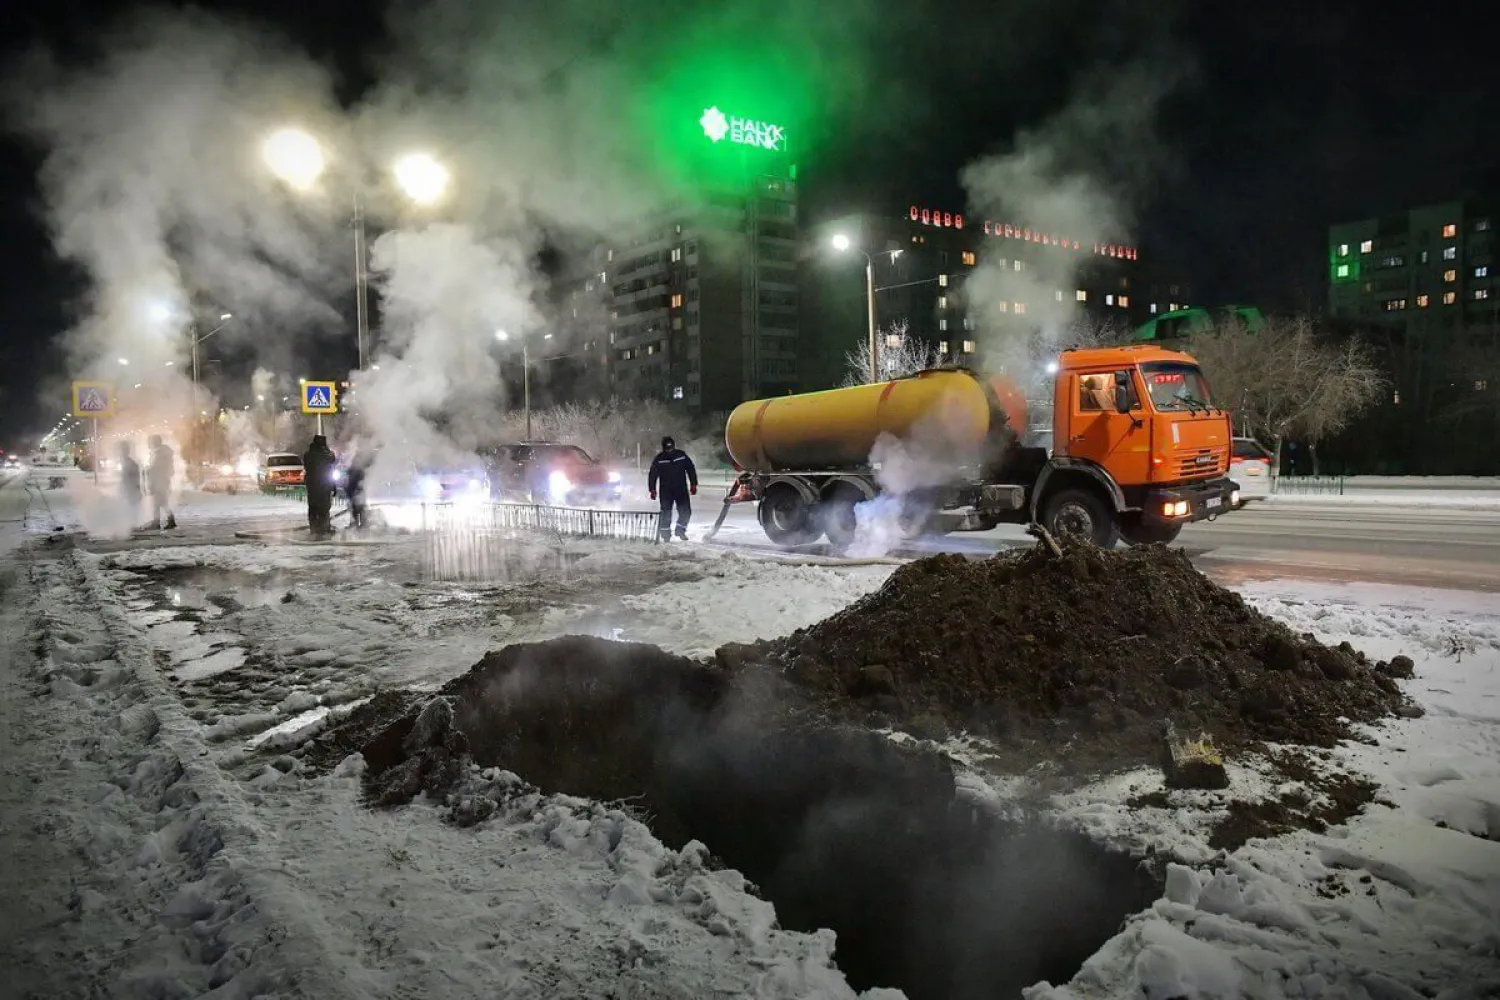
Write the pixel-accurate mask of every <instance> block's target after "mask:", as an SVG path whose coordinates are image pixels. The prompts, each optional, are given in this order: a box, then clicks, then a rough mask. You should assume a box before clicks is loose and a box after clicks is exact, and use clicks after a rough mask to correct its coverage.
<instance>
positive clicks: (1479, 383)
mask: <svg viewBox="0 0 1500 1000" xmlns="http://www.w3.org/2000/svg"><path fill="white" fill-rule="evenodd" d="M1489 387H1490V383H1489V380H1488V379H1482V378H1477V379H1475V380H1474V391H1475V392H1484V391H1485V390H1486V389H1488V388H1489Z"/></svg>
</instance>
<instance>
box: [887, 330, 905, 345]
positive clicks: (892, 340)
mask: <svg viewBox="0 0 1500 1000" xmlns="http://www.w3.org/2000/svg"><path fill="white" fill-rule="evenodd" d="M885 346H886V347H900V346H901V337H900V335H899V334H895V333H889V334H886V337H885Z"/></svg>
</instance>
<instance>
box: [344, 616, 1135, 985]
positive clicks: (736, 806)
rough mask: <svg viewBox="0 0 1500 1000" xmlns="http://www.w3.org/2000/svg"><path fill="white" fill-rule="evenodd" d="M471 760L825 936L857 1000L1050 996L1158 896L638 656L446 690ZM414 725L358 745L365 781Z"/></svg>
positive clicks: (720, 683)
mask: <svg viewBox="0 0 1500 1000" xmlns="http://www.w3.org/2000/svg"><path fill="white" fill-rule="evenodd" d="M443 693H445V694H447V695H449V696H450V697H451V698H452V699H453V701H454V707H455V716H456V717H455V723H456V726H457V728H458V729H460V730H461V731H462V732H463V733H464V734H465V735H466V736H467V737H468V740H469V743H470V749H471V751H472V753H473V755H474V758H475V760H476V761H477V762H478V763H480V764H483V765H498V766H502V767H505V768H508V769H509V770H512V771H514V772H516V773H518V774H520V775H521V776H522V777H523V778H525V779H526V780H528V781H530V782H532V783H534V784H536V785H538V786H540V787H541V788H543V789H544V790H546V791H551V792H565V793H570V794H574V795H580V796H586V797H589V798H595V799H603V800H615V799H623V800H629V801H630V802H631V804H632V805H634V806H635V807H637V808H638V809H639V810H640V811H641V812H642V813H643V814H644V815H645V818H646V819H647V821H648V823H649V825H650V826H651V828H652V830H653V832H655V833H656V834H657V836H659V837H660V838H661V839H662V840H663V841H664V842H666V843H668V844H670V845H672V846H674V847H681V846H682V845H683V844H684V843H686V842H687V841H688V840H690V839H696V840H701V841H702V842H704V843H705V844H707V845H708V847H709V849H710V851H712V852H713V853H714V855H716V856H717V857H718V858H720V859H722V861H723V862H724V863H725V864H726V865H727V866H729V867H732V868H736V869H738V870H740V871H741V872H743V873H744V874H745V875H746V877H748V878H749V879H751V880H752V881H753V882H755V883H756V884H757V886H759V888H760V890H761V891H762V893H763V895H764V896H765V897H766V898H768V899H770V900H771V901H772V902H774V903H775V905H776V911H777V914H778V916H779V918H780V920H781V924H782V926H783V927H785V928H788V929H795V930H803V931H810V930H815V929H817V928H820V927H830V928H832V929H834V930H835V931H836V932H837V933H838V950H837V954H836V960H837V962H838V965H839V967H840V968H841V969H842V970H843V971H844V973H845V974H846V975H847V977H848V978H849V980H850V982H851V984H852V985H854V986H855V987H857V988H859V989H866V988H869V987H874V986H895V987H899V988H901V989H903V990H904V991H906V993H907V995H908V996H909V997H911V998H912V1000H938V998H953V997H965V998H969V997H1005V998H1012V997H1016V996H1019V994H1020V991H1021V989H1022V988H1023V987H1025V986H1029V985H1031V984H1033V983H1035V982H1036V981H1038V980H1040V979H1048V980H1051V981H1052V982H1054V983H1059V982H1065V981H1067V980H1068V979H1070V978H1071V977H1072V976H1073V974H1074V973H1075V972H1077V970H1078V968H1079V966H1080V965H1081V964H1082V962H1083V961H1084V960H1085V959H1086V958H1088V957H1089V956H1090V955H1092V954H1093V953H1094V952H1095V951H1096V950H1097V949H1098V948H1099V946H1101V945H1102V944H1103V943H1104V942H1105V941H1106V940H1107V939H1108V938H1109V937H1111V936H1112V935H1113V934H1114V933H1115V932H1116V931H1117V930H1118V928H1119V925H1120V923H1121V921H1122V920H1124V918H1125V917H1126V916H1128V915H1129V914H1132V913H1135V912H1137V911H1139V910H1141V909H1142V908H1144V907H1145V906H1147V905H1148V904H1149V903H1150V902H1151V901H1152V900H1154V899H1156V898H1157V897H1158V896H1159V895H1160V887H1159V883H1158V882H1157V881H1156V880H1155V879H1154V878H1153V876H1152V875H1151V874H1149V873H1148V872H1147V871H1146V870H1145V869H1144V868H1143V867H1142V866H1140V865H1139V864H1137V863H1136V862H1134V861H1133V860H1131V859H1130V858H1128V857H1126V856H1124V855H1122V854H1119V853H1115V852H1111V851H1108V850H1105V849H1103V848H1101V847H1100V846H1099V845H1097V844H1095V843H1094V842H1092V841H1090V840H1088V839H1087V838H1085V837H1083V836H1081V835H1077V834H1072V833H1067V832H1061V831H1058V830H1055V829H1052V828H1049V827H1047V826H1045V825H1043V824H1041V823H1025V824H1017V823H1011V822H1006V821H1002V820H1000V819H998V818H996V817H995V816H993V815H992V814H990V813H989V812H987V811H985V810H983V809H980V808H976V807H974V806H972V805H970V804H968V803H965V802H963V801H960V800H958V799H957V798H956V797H955V787H954V781H953V775H952V772H951V770H950V768H949V765H948V764H947V762H946V761H945V760H943V759H942V758H940V757H938V756H937V755H934V754H931V753H926V752H919V751H915V750H912V749H908V748H902V747H898V746H896V745H894V744H892V743H891V742H890V741H888V740H885V739H883V738H881V737H879V736H877V735H875V734H873V733H870V732H868V731H864V730H852V729H833V728H829V727H827V726H825V725H821V724H816V723H811V722H804V721H799V720H800V713H799V712H798V711H797V710H794V709H793V708H792V706H791V703H790V702H789V701H788V697H789V696H788V693H787V692H786V691H785V690H784V689H783V688H782V687H781V686H780V685H779V683H778V682H776V681H774V680H771V679H769V678H768V677H766V676H765V675H757V676H755V677H751V678H740V679H739V680H737V681H735V682H733V684H731V682H730V681H729V680H727V679H726V678H725V676H724V675H723V674H721V673H719V672H716V671H711V670H708V669H705V668H704V667H703V666H701V665H699V664H697V663H694V662H692V661H689V660H684V659H681V658H678V657H674V656H671V655H669V654H667V653H665V652H663V651H661V650H660V649H657V648H656V647H653V646H643V645H637V644H629V643H616V642H610V641H608V640H602V639H592V638H584V637H576V636H575V637H568V638H566V639H561V640H554V641H552V642H548V643H538V644H528V645H521V646H512V647H509V648H507V649H505V650H502V651H500V652H499V653H494V654H491V655H490V656H488V657H486V658H485V660H484V661H481V663H480V664H479V665H478V666H476V667H475V668H474V669H473V670H472V671H471V672H470V673H468V674H466V675H465V676H463V677H461V678H458V679H457V680H455V681H454V682H452V683H451V684H449V685H448V686H447V687H446V688H445V689H444V692H443ZM410 724H411V716H410V715H408V716H407V717H406V719H405V720H403V721H402V722H399V723H397V724H395V725H392V726H391V727H389V728H388V729H386V730H385V731H384V732H383V733H382V734H380V735H378V736H376V737H375V738H374V740H373V741H372V742H370V743H369V744H367V745H366V746H365V748H364V752H365V757H366V760H367V761H368V763H369V764H370V768H371V774H372V776H373V777H372V780H375V781H378V780H379V777H378V776H379V774H380V772H381V771H383V770H384V769H386V768H389V767H390V766H391V765H392V764H394V763H396V762H397V761H399V760H400V759H401V758H402V756H403V751H402V750H401V748H400V743H401V740H402V739H403V738H404V737H405V735H406V733H407V732H408V731H409V730H410V728H411V725H410Z"/></svg>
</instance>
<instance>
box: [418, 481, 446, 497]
mask: <svg viewBox="0 0 1500 1000" xmlns="http://www.w3.org/2000/svg"><path fill="white" fill-rule="evenodd" d="M421 488H422V496H423V498H425V499H427V500H438V499H440V498H441V497H442V495H443V484H442V483H440V482H438V481H437V480H436V479H432V478H427V479H423V480H422V484H421Z"/></svg>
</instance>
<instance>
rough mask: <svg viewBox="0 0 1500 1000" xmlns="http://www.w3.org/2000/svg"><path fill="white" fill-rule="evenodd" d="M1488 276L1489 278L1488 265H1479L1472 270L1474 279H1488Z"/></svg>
mask: <svg viewBox="0 0 1500 1000" xmlns="http://www.w3.org/2000/svg"><path fill="white" fill-rule="evenodd" d="M1489 276H1490V266H1489V265H1488V264H1481V265H1480V266H1479V267H1476V268H1474V277H1476V278H1488V277H1489Z"/></svg>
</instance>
